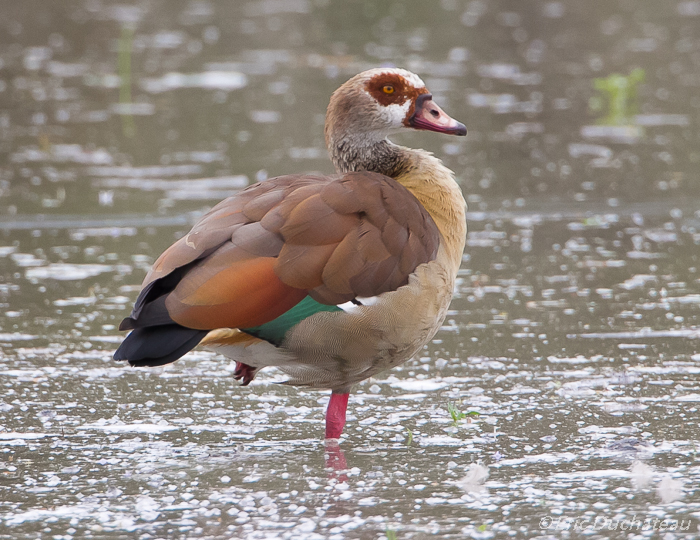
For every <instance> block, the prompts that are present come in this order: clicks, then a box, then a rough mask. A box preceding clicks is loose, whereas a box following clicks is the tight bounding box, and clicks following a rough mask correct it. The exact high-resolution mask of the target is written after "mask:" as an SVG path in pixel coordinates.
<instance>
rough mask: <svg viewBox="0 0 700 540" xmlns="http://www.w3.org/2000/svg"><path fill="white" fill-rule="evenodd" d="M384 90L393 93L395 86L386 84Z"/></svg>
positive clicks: (386, 92)
mask: <svg viewBox="0 0 700 540" xmlns="http://www.w3.org/2000/svg"><path fill="white" fill-rule="evenodd" d="M382 91H383V92H384V93H385V94H393V93H394V87H393V86H392V85H391V84H385V85H384V87H383V88H382Z"/></svg>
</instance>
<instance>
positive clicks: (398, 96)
mask: <svg viewBox="0 0 700 540" xmlns="http://www.w3.org/2000/svg"><path fill="white" fill-rule="evenodd" d="M403 129H418V130H427V131H435V132H438V133H444V134H447V135H466V134H467V128H466V127H465V126H464V124H462V123H461V122H458V121H456V120H454V119H453V118H450V116H448V115H447V114H446V113H445V112H444V111H443V110H442V109H441V108H440V107H438V105H437V104H436V103H435V102H434V101H433V97H432V95H431V94H430V92H429V91H428V89H427V88H426V87H425V83H423V81H422V80H421V79H420V77H418V75H416V74H415V73H411V72H410V71H406V70H404V69H398V68H375V69H370V70H368V71H364V72H362V73H360V74H359V75H356V76H355V77H353V78H352V79H350V80H349V81H347V82H346V83H345V84H343V85H342V86H341V87H340V88H338V90H336V91H335V92H334V93H333V95H332V96H331V100H330V104H329V106H328V111H327V113H326V126H325V136H326V145H327V146H328V149H329V150H330V153H331V158H332V159H333V161H334V163H335V164H336V167H337V168H338V169H339V170H343V169H347V170H359V169H358V168H355V167H354V166H353V164H352V163H346V162H347V161H348V159H347V158H348V157H350V158H351V157H352V156H358V157H362V156H365V155H366V154H367V153H368V152H371V151H381V149H379V148H378V147H377V145H378V144H383V143H388V141H387V140H386V138H387V136H388V135H390V134H391V133H395V132H397V131H400V130H403ZM388 144H390V143H388ZM360 161H362V160H360ZM348 167H350V168H349V169H348Z"/></svg>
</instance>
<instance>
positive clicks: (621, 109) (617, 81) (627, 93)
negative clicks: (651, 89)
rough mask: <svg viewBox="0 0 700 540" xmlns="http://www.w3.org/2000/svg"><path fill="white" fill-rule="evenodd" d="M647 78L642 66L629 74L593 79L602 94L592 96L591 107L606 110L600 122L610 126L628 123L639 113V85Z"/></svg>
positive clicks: (595, 86)
mask: <svg viewBox="0 0 700 540" xmlns="http://www.w3.org/2000/svg"><path fill="white" fill-rule="evenodd" d="M645 79H646V72H645V71H644V70H643V69H642V68H635V69H633V70H632V71H631V72H630V74H629V75H621V74H620V73H613V74H611V75H608V76H607V77H599V78H597V79H593V88H595V89H596V90H598V92H600V93H601V94H602V96H601V95H598V96H595V97H593V98H591V100H590V101H589V106H590V109H591V110H592V111H593V112H601V111H603V110H605V108H606V103H607V112H606V113H605V116H604V117H603V118H600V119H599V120H598V123H599V124H603V125H609V126H621V125H627V124H630V123H631V122H632V119H633V117H634V116H635V115H636V114H638V113H639V103H638V99H637V87H638V86H639V84H640V83H642V82H644V80H645Z"/></svg>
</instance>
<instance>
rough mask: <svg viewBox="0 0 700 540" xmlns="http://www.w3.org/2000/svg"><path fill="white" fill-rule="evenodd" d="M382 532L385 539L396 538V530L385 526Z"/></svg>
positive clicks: (393, 539) (392, 539) (394, 539)
mask: <svg viewBox="0 0 700 540" xmlns="http://www.w3.org/2000/svg"><path fill="white" fill-rule="evenodd" d="M384 534H386V540H396V538H397V536H396V531H395V530H394V529H389V528H387V530H386V532H385V533H384Z"/></svg>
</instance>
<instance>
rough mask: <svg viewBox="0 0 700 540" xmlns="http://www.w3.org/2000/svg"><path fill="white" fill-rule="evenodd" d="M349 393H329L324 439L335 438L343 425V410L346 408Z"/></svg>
mask: <svg viewBox="0 0 700 540" xmlns="http://www.w3.org/2000/svg"><path fill="white" fill-rule="evenodd" d="M349 396H350V394H336V393H335V392H334V393H333V394H331V400H330V401H329V402H328V410H327V411H326V439H337V438H339V437H340V436H341V435H342V433H343V428H344V427H345V411H347V409H348V397H349Z"/></svg>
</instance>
